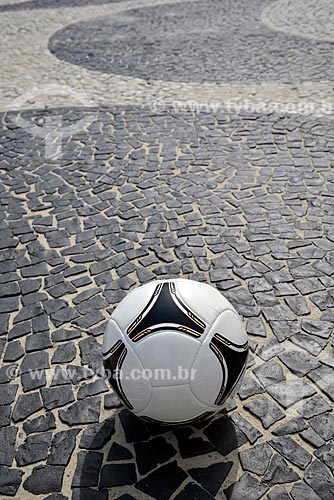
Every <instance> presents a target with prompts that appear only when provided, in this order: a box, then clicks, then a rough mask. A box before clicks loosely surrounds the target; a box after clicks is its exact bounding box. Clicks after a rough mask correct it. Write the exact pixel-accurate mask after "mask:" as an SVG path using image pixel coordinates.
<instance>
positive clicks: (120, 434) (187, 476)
mask: <svg viewBox="0 0 334 500" xmlns="http://www.w3.org/2000/svg"><path fill="white" fill-rule="evenodd" d="M246 442H247V437H246V435H245V434H244V433H243V432H242V431H241V430H240V429H239V428H238V427H237V426H236V425H235V424H234V423H233V422H232V420H231V418H230V417H229V415H228V414H227V413H224V412H221V413H219V414H217V415H216V416H215V417H214V418H212V419H210V420H206V421H203V422H199V423H196V424H192V425H185V426H180V427H169V426H161V425H159V424H155V423H148V422H145V421H144V420H142V419H140V418H138V417H136V416H135V415H133V414H132V413H131V412H130V411H128V410H127V409H124V408H119V409H117V410H116V411H115V412H114V413H113V415H112V416H111V417H110V418H107V419H106V420H104V421H103V422H102V423H99V424H92V425H90V426H88V427H87V428H86V429H85V431H84V433H83V435H82V437H81V441H80V449H81V450H80V451H79V453H78V457H77V466H76V470H75V473H74V478H73V482H72V500H107V499H108V498H113V499H115V500H117V499H118V500H131V499H139V498H151V497H153V498H155V499H157V500H168V499H169V498H170V497H171V496H172V495H174V494H175V492H177V494H176V496H175V500H195V499H198V500H213V499H214V498H216V494H217V492H218V491H219V490H222V491H224V493H225V495H226V498H229V494H230V491H231V489H229V490H228V491H227V492H226V491H225V490H226V489H227V488H228V487H229V486H230V485H231V484H233V483H234V482H235V481H236V475H237V473H238V470H239V468H240V464H239V458H238V448H239V447H240V446H242V445H243V444H244V443H246ZM123 491H124V492H123ZM109 492H112V494H111V496H110V497H109ZM130 492H131V493H130ZM221 498H223V497H221Z"/></svg>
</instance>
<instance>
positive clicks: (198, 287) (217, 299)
mask: <svg viewBox="0 0 334 500" xmlns="http://www.w3.org/2000/svg"><path fill="white" fill-rule="evenodd" d="M175 288H176V294H177V296H178V297H180V299H181V300H182V302H184V304H185V305H186V306H188V307H189V308H190V309H191V310H192V311H193V312H194V313H195V314H196V315H197V316H199V317H200V318H201V319H202V321H204V322H205V323H209V324H212V323H213V322H214V321H215V320H216V318H217V316H218V315H219V314H220V313H221V312H223V311H224V310H225V309H228V308H230V307H232V306H231V305H230V303H229V302H228V301H227V300H226V299H225V298H224V297H223V296H222V295H221V294H220V293H219V292H218V290H216V289H215V288H213V287H212V286H210V285H207V284H206V283H199V282H194V281H191V280H175Z"/></svg>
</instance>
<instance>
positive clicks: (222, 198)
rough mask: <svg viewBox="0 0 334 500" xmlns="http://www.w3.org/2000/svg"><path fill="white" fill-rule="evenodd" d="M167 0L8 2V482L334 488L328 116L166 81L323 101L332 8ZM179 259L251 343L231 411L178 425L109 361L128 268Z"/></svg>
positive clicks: (1, 195) (196, 494)
mask: <svg viewBox="0 0 334 500" xmlns="http://www.w3.org/2000/svg"><path fill="white" fill-rule="evenodd" d="M160 3H161V5H159V4H160ZM164 3H166V2H158V1H156V2H153V1H150V2H144V1H142V2H134V1H133V2H115V3H112V2H106V3H104V4H103V3H102V2H101V1H96V2H93V1H85V0H82V1H79V0H78V1H75V2H70V1H68V2H66V5H69V7H68V8H67V7H66V8H64V7H63V5H64V4H65V2H62V3H61V4H59V5H60V7H58V8H57V7H56V2H54V3H52V2H51V1H49V0H39V1H38V2H37V0H36V1H31V2H5V1H1V2H0V27H1V29H2V33H3V42H4V48H3V51H2V52H3V69H2V72H3V79H2V80H1V92H2V94H1V96H0V103H1V111H2V112H1V114H0V117H1V128H0V149H1V160H0V216H1V217H0V229H1V231H0V284H1V286H0V296H1V297H0V362H1V367H0V442H1V448H0V498H1V499H5V498H8V497H10V496H12V497H13V496H15V497H16V498H18V499H20V500H21V499H23V500H30V499H35V498H36V499H41V500H42V499H43V500H44V499H48V500H65V499H73V500H79V499H80V500H95V499H98V500H106V499H108V498H109V499H122V500H131V499H137V500H149V499H151V498H153V499H156V500H168V499H171V500H187V499H191V500H195V499H199V500H210V499H213V498H217V499H221V500H223V499H231V500H258V499H260V498H263V499H269V500H285V499H293V500H304V499H307V500H317V499H319V498H320V499H324V500H332V499H334V480H333V472H334V441H333V438H334V430H333V429H334V413H333V402H334V382H333V380H334V353H333V346H334V342H333V336H332V332H333V326H334V222H333V221H334V172H333V161H334V127H333V118H332V117H331V116H328V117H326V116H316V115H321V113H314V112H313V111H311V112H309V113H307V112H306V113H304V114H298V113H296V112H294V113H273V112H265V111H264V112H246V111H243V110H242V107H241V108H240V109H239V112H238V113H236V112H227V111H224V110H223V109H220V110H217V111H216V112H215V113H213V112H212V113H207V112H194V111H191V110H187V109H181V110H180V109H179V110H175V108H173V106H171V107H170V106H168V105H167V104H166V103H168V102H172V101H173V100H175V99H176V100H180V101H182V102H185V101H186V100H187V99H189V98H194V96H195V98H196V99H203V100H204V101H205V100H206V99H208V98H210V96H211V97H212V98H213V97H214V98H215V99H216V98H217V95H218V96H219V99H220V98H221V99H222V100H224V99H225V98H227V97H228V96H229V95H232V96H239V97H240V98H244V97H248V98H250V99H255V100H256V99H259V100H261V99H263V100H264V101H265V102H267V103H269V102H270V101H271V100H275V99H281V100H282V102H283V103H289V102H290V103H291V102H294V103H297V104H299V103H303V102H306V101H308V100H309V99H311V100H312V102H318V103H319V102H320V101H321V100H322V99H325V100H326V102H331V100H332V98H333V95H332V86H333V85H332V83H331V78H332V72H333V65H332V50H333V43H332V42H331V40H332V38H331V37H332V33H331V27H330V23H328V22H327V21H328V19H331V16H332V15H333V8H332V7H331V3H330V2H325V1H323V0H322V1H321V2H319V1H318V2H317V3H315V2H311V1H310V0H308V2H303V5H304V6H306V7H307V9H306V7H305V8H303V9H304V10H303V9H300V10H297V7H295V6H296V5H297V3H298V5H299V2H292V1H291V2H288V1H287V0H284V1H283V0H280V1H279V2H276V3H274V4H269V3H268V2H266V1H264V2H260V1H258V0H257V1H256V2H254V5H253V6H252V8H251V9H250V6H248V3H246V2H244V1H237V2H233V3H229V2H227V1H225V0H224V1H221V2H217V1H210V2H208V3H206V4H205V6H206V7H205V8H203V5H204V4H203V3H201V2H198V3H189V2H187V3H183V2H178V3H175V4H173V5H171V6H170V7H168V6H167V5H163V4H164ZM140 5H142V7H143V8H142V9H139V8H138V7H139V6H140ZM145 5H146V6H145ZM73 6H75V7H73ZM126 9H132V10H131V12H130V13H127V12H126ZM134 9H135V10H134ZM187 9H188V12H190V15H189V16H188V17H189V19H187V23H186V25H187V30H188V33H189V37H188V36H186V35H185V34H182V30H181V29H180V26H182V23H185V19H186V18H187ZM215 12H216V13H217V15H216V19H217V20H219V22H221V23H222V24H221V26H224V27H225V30H226V33H230V32H231V31H235V32H234V33H233V38H231V39H229V37H227V35H226V36H224V33H225V31H224V30H222V33H219V30H217V26H216V24H215ZM288 12H290V13H291V15H289V16H287V15H286V14H287V13H288ZM302 12H304V13H305V16H304V18H302V19H305V23H304V24H303V23H301V22H300V19H301V16H302ZM317 12H318V13H317ZM120 13H121V14H120ZM293 13H295V14H293ZM312 13H313V14H314V13H317V15H312ZM297 14H298V15H297ZM115 15H116V17H114V16H115ZM97 16H106V17H105V18H103V19H101V17H98V18H97V19H95V18H96V17H97ZM108 16H110V17H108ZM148 16H149V17H148ZM175 16H176V19H177V22H176V23H175V22H174V21H175ZM249 19H253V20H254V26H248V25H249V24H250V23H249ZM173 20H174V21H173ZM247 20H248V21H247ZM294 20H296V22H294ZM133 21H135V22H134V23H133ZM217 22H218V21H217ZM70 23H71V26H69V27H66V25H67V24H70ZM73 23H75V24H73ZM138 23H139V24H138ZM201 23H202V24H201ZM114 26H117V30H118V31H117V34H118V38H116V34H115V31H114V29H113V27H114ZM131 26H134V28H131ZM201 27H204V28H205V36H204V35H203V34H201V35H200V33H199V31H201V30H200V28H201ZM233 27H234V28H235V29H232V28H233ZM322 27H323V29H321V28H322ZM204 28H203V29H204ZM59 30H60V31H59ZM150 30H152V31H151V32H150ZM211 30H212V31H211ZM18 33H20V38H19V37H18ZM38 33H39V35H38ZM148 33H151V34H150V35H149V34H148ZM139 35H140V38H139V39H137V43H135V37H138V36H139ZM199 35H200V36H199ZM242 35H243V36H244V38H243V37H242ZM97 36H98V37H100V38H99V40H100V43H99V45H98V46H96V47H95V48H94V50H93V49H92V53H91V54H89V53H88V52H87V47H88V46H89V44H91V45H92V47H94V39H95V38H96V37H97ZM301 36H303V38H302V37H301ZM67 37H70V38H67ZM68 40H70V43H69V42H68ZM148 40H151V41H152V45H151V46H150V45H148V44H147V42H148ZM159 40H160V41H159ZM187 40H189V43H184V42H185V41H187ZM247 40H248V41H247ZM64 42H66V43H64ZM190 42H191V43H190ZM232 42H233V43H232ZM141 43H142V44H144V47H145V49H143V46H142V45H141ZM210 43H212V47H214V50H215V53H217V61H222V60H223V59H222V54H224V53H226V54H228V55H229V52H224V51H225V49H226V47H227V46H228V47H230V50H231V51H233V50H235V55H236V61H237V62H236V63H235V64H234V63H233V58H232V57H231V56H229V57H230V58H229V59H228V60H227V59H225V60H224V64H219V65H216V66H215V65H214V64H213V62H214V55H212V54H210V50H209V49H210ZM48 44H49V47H50V48H51V50H52V51H53V52H54V54H53V55H52V54H51V52H50V51H49V50H48ZM206 44H207V45H206ZM225 44H227V45H225ZM230 44H231V45H230ZM123 46H126V47H128V51H126V52H123ZM242 47H246V48H247V50H248V48H249V57H253V56H254V59H253V60H252V62H253V63H254V71H253V72H252V75H251V74H250V68H251V67H252V66H251V65H250V63H249V61H247V58H245V51H246V49H244V51H243V50H242ZM280 47H282V48H283V49H282V51H283V53H280V51H279V49H280ZM289 47H290V49H291V53H289V57H288V58H286V59H285V55H286V54H285V52H284V51H286V50H289V49H288V48H289ZM140 48H141V50H142V52H141V54H142V56H141V59H140V60H141V64H142V65H143V66H140V65H139V64H137V63H136V60H137V59H136V58H137V56H138V54H139V49H140ZM157 48H159V50H160V52H159V50H157ZM183 48H184V50H182V49H183ZM111 49H113V50H114V51H116V50H118V49H119V50H120V52H117V53H116V55H115V52H113V50H111ZM261 50H262V51H263V57H262V56H261ZM64 51H66V54H65V52H64ZM179 52H180V54H181V55H182V58H184V59H182V60H184V62H185V63H187V64H184V66H182V65H181V64H180V60H179V59H177V58H175V53H179ZM104 54H105V57H104ZM107 55H110V56H112V57H113V56H115V57H116V59H117V58H119V59H117V61H118V62H117V64H116V67H115V68H114V67H113V66H110V65H109V59H108V57H107ZM56 56H57V57H56ZM86 56H87V57H86ZM121 57H122V61H123V63H122V64H120V60H121V59H120V58H121ZM180 57H181V56H180ZM197 57H198V59H196V58H197ZM133 58H135V59H133ZM201 58H203V59H202V61H203V64H201V63H200V62H199V61H200V60H201ZM291 58H294V61H295V63H296V64H297V62H298V66H295V64H292V62H291ZM64 59H66V60H64ZM195 62H196V64H195ZM72 63H73V64H72ZM265 68H267V69H265ZM110 72H112V74H111V73H110ZM116 73H117V74H116ZM38 75H39V79H36V78H37V76H38ZM155 78H159V81H157V80H155ZM163 79H165V81H163ZM216 79H217V81H218V84H217V85H215V84H214V83H212V82H214V81H216ZM76 82H78V86H76ZM32 83H34V85H35V89H37V90H34V91H33V92H31V93H30V94H29V92H30V91H29V85H31V84H32ZM50 85H53V87H50ZM62 86H68V87H69V88H70V95H69V96H67V95H65V94H64V95H60V96H58V95H56V94H57V89H58V93H60V94H61V92H60V91H59V89H60V90H62V89H63V87H62ZM43 89H44V92H45V95H42V94H43V92H42V91H43ZM54 90H55V92H53V91H54ZM104 91H106V95H107V96H108V98H109V97H110V101H108V100H107V99H106V95H104V97H103V92H104ZM27 92H28V93H27ZM38 92H39V93H38ZM108 92H109V93H108ZM22 93H23V97H22V98H21V97H20V96H21V94H22ZM83 95H86V96H88V98H89V99H88V101H89V102H87V105H86V106H84V105H83V104H84V103H83V102H82V101H84V98H83ZM32 97H33V98H34V99H32ZM73 98H75V99H77V101H78V102H76V103H75V106H71V100H73ZM157 98H159V99H161V98H162V104H163V106H162V107H161V109H160V108H159V106H158V107H157V106H156V103H155V105H154V106H152V105H151V106H150V105H149V104H150V103H151V104H152V99H153V100H154V99H157ZM55 100H56V104H55ZM159 102H160V101H159ZM60 103H61V104H62V105H64V106H65V105H66V107H59V105H60ZM106 104H108V106H106ZM23 105H24V106H23ZM20 107H21V108H23V109H24V110H23V111H22V110H21V111H18V108H20ZM55 126H58V129H57V130H56V131H55V129H54V127H55ZM57 134H58V135H57ZM59 137H60V139H59ZM180 276H183V277H187V278H191V279H195V280H203V281H207V282H210V283H211V284H212V285H213V286H215V287H217V288H218V289H219V290H220V291H221V292H222V293H223V294H224V295H225V296H226V297H227V298H228V299H229V300H230V301H231V302H232V303H233V304H234V305H235V307H236V308H237V310H238V311H239V312H240V314H241V315H242V316H243V318H244V321H245V326H246V328H247V331H248V333H249V338H250V345H251V353H252V354H251V356H250V360H249V368H248V372H247V375H246V377H245V380H244V383H243V385H242V387H241V389H240V391H239V394H238V397H237V398H236V400H235V401H231V402H230V403H229V406H228V407H227V409H226V412H223V413H221V414H219V415H217V416H216V417H215V418H214V419H213V420H211V421H209V422H206V423H202V424H197V425H194V426H187V427H185V428H182V429H169V428H160V427H158V426H156V425H153V424H146V423H143V422H142V421H140V420H139V419H137V418H136V417H134V416H133V415H132V414H131V413H130V412H128V411H127V410H126V409H124V408H122V407H121V406H120V403H119V401H118V400H117V398H116V397H115V395H114V394H113V393H112V392H111V390H110V388H109V387H108V385H107V383H106V382H105V380H103V379H102V378H100V377H99V376H98V375H97V374H98V373H99V371H100V368H101V362H102V358H101V350H100V349H101V341H102V334H103V329H104V325H105V322H106V320H107V318H108V317H109V314H110V312H111V311H112V310H113V308H114V307H115V306H116V305H117V303H118V302H119V301H120V300H121V299H122V298H123V297H124V296H125V294H126V293H127V292H128V290H130V289H131V288H132V287H133V286H136V285H138V284H140V283H146V282H148V281H150V280H152V279H155V278H161V277H180ZM29 370H38V372H37V373H38V376H36V377H35V378H32V377H31V375H30V373H29Z"/></svg>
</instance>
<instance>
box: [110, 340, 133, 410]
mask: <svg viewBox="0 0 334 500" xmlns="http://www.w3.org/2000/svg"><path fill="white" fill-rule="evenodd" d="M127 352H128V351H127V349H126V347H125V344H124V343H123V342H122V341H121V340H118V341H117V342H116V343H115V344H114V345H113V346H112V347H111V348H110V349H109V351H107V353H106V354H108V353H110V356H109V358H108V359H106V360H105V361H104V366H105V368H106V369H107V370H108V371H110V376H109V377H108V379H109V382H110V385H111V387H112V388H113V389H114V391H115V392H116V394H117V395H118V397H119V398H120V399H121V400H122V401H123V403H124V404H125V406H127V407H128V408H129V410H133V406H132V404H131V403H130V401H129V400H128V399H127V397H126V396H125V394H124V391H123V388H122V385H121V380H120V371H121V368H122V365H123V362H124V359H125V356H126V353H127Z"/></svg>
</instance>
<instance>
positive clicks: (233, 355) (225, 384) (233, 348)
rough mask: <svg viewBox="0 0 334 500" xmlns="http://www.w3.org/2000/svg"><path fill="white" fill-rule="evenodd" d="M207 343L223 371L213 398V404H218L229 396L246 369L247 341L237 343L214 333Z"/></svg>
mask: <svg viewBox="0 0 334 500" xmlns="http://www.w3.org/2000/svg"><path fill="white" fill-rule="evenodd" d="M209 345H210V349H211V350H212V352H213V353H214V354H215V355H216V356H217V358H218V360H219V363H220V366H221V368H222V372H223V377H222V384H221V387H220V391H219V393H218V396H217V398H216V400H215V405H217V406H220V405H222V404H223V403H224V402H225V401H226V399H227V398H228V397H229V396H230V394H231V393H232V391H233V389H234V388H235V386H236V385H237V383H238V382H239V380H240V378H241V377H242V375H243V373H244V371H245V369H246V366H247V357H248V342H245V343H244V344H243V345H238V344H235V343H234V342H231V341H230V340H228V339H226V338H225V337H223V336H222V335H220V334H219V333H215V335H214V336H213V337H212V339H211V342H210V344H209ZM240 368H241V369H240Z"/></svg>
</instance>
